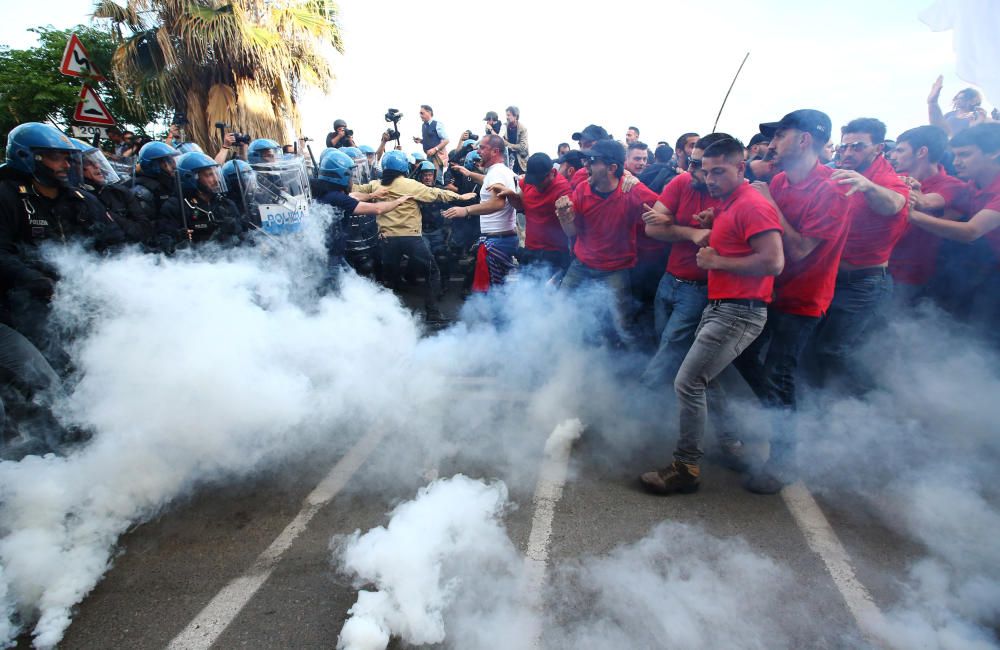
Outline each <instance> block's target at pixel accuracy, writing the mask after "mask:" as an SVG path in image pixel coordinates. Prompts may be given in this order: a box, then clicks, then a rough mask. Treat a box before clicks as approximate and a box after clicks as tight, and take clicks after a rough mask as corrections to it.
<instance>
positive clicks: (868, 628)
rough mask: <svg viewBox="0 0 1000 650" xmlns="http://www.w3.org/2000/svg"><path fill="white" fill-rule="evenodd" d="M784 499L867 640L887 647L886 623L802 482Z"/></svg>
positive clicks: (783, 493)
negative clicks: (882, 632)
mask: <svg viewBox="0 0 1000 650" xmlns="http://www.w3.org/2000/svg"><path fill="white" fill-rule="evenodd" d="M781 498H782V499H784V501H785V505H786V506H787V507H788V510H789V511H790V512H791V513H792V517H793V518H794V519H795V523H796V524H797V525H798V527H799V530H801V531H802V534H803V535H805V538H806V542H807V543H808V544H809V548H810V549H812V551H813V552H814V553H816V555H819V556H820V558H821V559H822V560H823V563H824V564H825V565H826V570H827V571H828V572H829V573H830V577H832V578H833V583H834V584H835V585H836V586H837V590H838V591H840V595H841V596H843V598H844V602H845V603H847V608H848V609H849V610H850V612H851V615H852V616H853V617H854V620H855V621H856V622H857V624H858V629H860V630H861V633H862V634H863V635H864V636H865V638H866V639H867V640H868V641H869V642H870V643H871V644H872V645H874V646H876V647H884V646H885V645H886V644H885V641H884V640H883V639H882V637H881V634H880V630H885V629H886V628H885V620H884V618H883V616H882V612H881V610H879V608H878V606H877V605H876V604H875V600H874V599H873V598H872V595H871V593H870V592H869V591H868V589H867V588H866V587H865V586H864V585H863V584H861V581H860V580H858V578H857V576H856V575H855V574H854V567H853V565H852V564H851V557H850V555H848V554H847V550H846V549H845V548H844V545H843V544H841V543H840V539H839V538H838V537H837V534H836V533H835V532H834V531H833V527H831V526H830V522H829V521H827V518H826V516H825V515H824V514H823V511H822V510H820V507H819V505H818V504H817V503H816V500H815V499H813V497H812V494H810V493H809V490H808V489H806V486H805V485H803V484H802V482H801V481H799V482H796V483H793V484H792V485H787V486H785V488H784V489H783V490H782V491H781Z"/></svg>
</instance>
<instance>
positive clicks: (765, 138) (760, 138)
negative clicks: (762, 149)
mask: <svg viewBox="0 0 1000 650" xmlns="http://www.w3.org/2000/svg"><path fill="white" fill-rule="evenodd" d="M770 141H771V136H769V135H764V134H763V133H757V134H756V135H754V136H753V137H752V138H750V142H748V143H747V149H749V148H750V147H752V146H754V145H755V144H761V143H762V142H765V143H766V142H770Z"/></svg>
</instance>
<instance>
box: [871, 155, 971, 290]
mask: <svg viewBox="0 0 1000 650" xmlns="http://www.w3.org/2000/svg"><path fill="white" fill-rule="evenodd" d="M964 187H965V183H963V182H962V181H960V180H958V179H957V178H955V177H953V176H949V175H948V174H947V173H945V171H944V167H941V166H940V165H939V166H938V171H937V173H936V174H934V175H933V176H930V177H928V178H925V179H924V180H923V181H921V182H920V190H921V192H923V193H924V194H940V195H941V198H943V199H944V203H945V208H946V209H947V208H948V207H950V206H951V205H952V204H953V203H954V202H955V199H956V198H957V197H958V196H959V195H960V194H961V193H962V191H963V188H964ZM943 214H944V210H939V211H936V212H935V213H934V216H935V217H940V216H941V215H943ZM940 244H941V239H940V238H939V237H938V236H937V235H935V234H933V233H929V232H927V231H926V230H924V229H923V228H920V227H918V226H915V225H914V224H912V223H907V224H906V229H905V230H904V231H903V236H902V237H900V239H899V241H898V242H896V247H895V248H893V249H892V255H891V256H890V257H889V270H890V271H891V272H892V279H893V280H895V281H896V282H901V283H903V284H912V285H917V286H919V285H923V284H927V283H928V282H929V281H930V279H931V278H932V277H934V271H935V269H936V267H937V254H938V247H939V245H940Z"/></svg>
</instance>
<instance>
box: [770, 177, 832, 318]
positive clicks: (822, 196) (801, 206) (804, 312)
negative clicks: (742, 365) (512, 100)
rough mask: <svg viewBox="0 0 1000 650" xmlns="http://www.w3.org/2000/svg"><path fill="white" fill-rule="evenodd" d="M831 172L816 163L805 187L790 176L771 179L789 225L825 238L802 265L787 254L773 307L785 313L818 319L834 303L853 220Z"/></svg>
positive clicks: (801, 262) (778, 280)
mask: <svg viewBox="0 0 1000 650" xmlns="http://www.w3.org/2000/svg"><path fill="white" fill-rule="evenodd" d="M832 173H833V170H832V169H830V168H829V167H827V166H825V165H820V164H819V163H817V164H816V167H814V168H813V170H812V172H810V174H809V176H807V177H806V178H805V180H803V181H802V182H801V183H792V182H791V181H789V180H788V176H787V175H786V174H785V172H781V173H780V174H778V175H777V176H775V177H774V179H773V180H772V181H771V185H770V189H771V196H772V197H773V198H774V202H775V203H777V204H778V208H779V209H780V210H781V214H783V215H784V216H785V220H786V221H787V222H788V224H789V225H790V226H791V227H792V228H794V229H795V230H796V231H797V232H798V233H799V234H800V235H802V236H803V237H809V238H810V239H820V240H822V241H821V242H820V243H819V244H817V245H816V248H814V249H813V250H812V252H810V253H809V254H808V255H806V256H805V257H804V258H802V259H801V260H799V261H798V262H793V261H792V260H791V259H790V258H789V257H788V256H787V255H786V256H785V270H784V271H782V272H781V275H779V276H778V277H777V278H775V280H774V293H775V296H774V304H773V305H772V307H774V308H775V309H777V310H779V311H782V312H785V313H786V314H798V315H800V316H813V317H819V316H822V315H823V314H824V313H825V312H826V309H827V307H829V306H830V302H831V301H832V300H833V290H834V288H835V286H836V284H837V266H838V265H839V264H840V255H841V253H843V251H844V245H845V244H846V243H847V230H848V226H849V222H848V221H847V210H848V200H847V197H845V196H844V194H843V192H842V191H841V189H840V188H839V187H837V185H836V184H834V182H833V181H831V180H830V174H832Z"/></svg>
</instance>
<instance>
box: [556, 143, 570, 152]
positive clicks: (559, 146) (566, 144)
mask: <svg viewBox="0 0 1000 650" xmlns="http://www.w3.org/2000/svg"><path fill="white" fill-rule="evenodd" d="M563 147H567V148H569V149H572V148H573V147H570V146H569V143H568V142H560V143H559V144H557V145H556V151H559V150H560V149H562V148H563Z"/></svg>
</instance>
